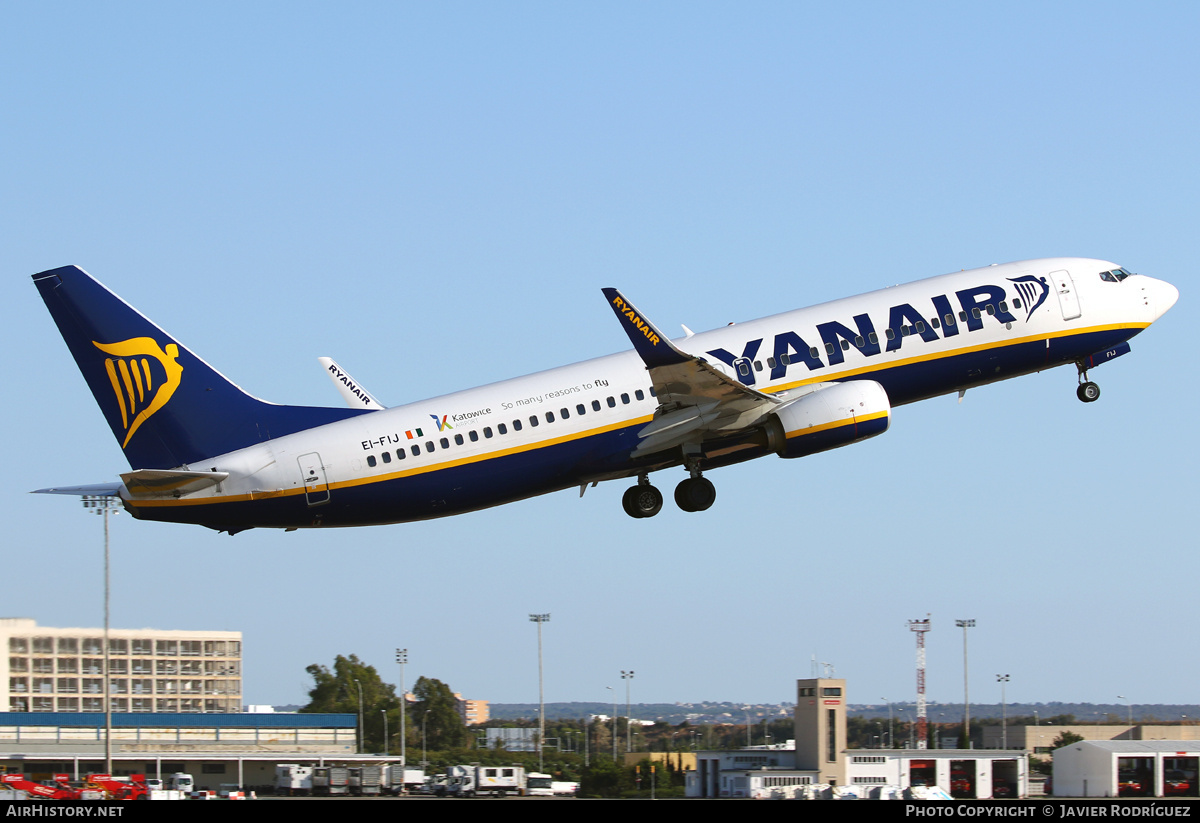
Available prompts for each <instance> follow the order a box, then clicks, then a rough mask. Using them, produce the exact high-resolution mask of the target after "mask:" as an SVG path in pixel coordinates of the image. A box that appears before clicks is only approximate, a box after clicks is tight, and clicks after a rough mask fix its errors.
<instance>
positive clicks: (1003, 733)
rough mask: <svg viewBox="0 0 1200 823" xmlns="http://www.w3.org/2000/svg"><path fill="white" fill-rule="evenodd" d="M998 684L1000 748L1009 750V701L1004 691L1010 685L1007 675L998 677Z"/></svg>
mask: <svg viewBox="0 0 1200 823" xmlns="http://www.w3.org/2000/svg"><path fill="white" fill-rule="evenodd" d="M996 682H997V683H999V684H1000V748H1002V749H1007V748H1008V699H1007V698H1006V697H1005V694H1004V689H1005V685H1006V684H1007V683H1008V675H1007V674H998V675H996Z"/></svg>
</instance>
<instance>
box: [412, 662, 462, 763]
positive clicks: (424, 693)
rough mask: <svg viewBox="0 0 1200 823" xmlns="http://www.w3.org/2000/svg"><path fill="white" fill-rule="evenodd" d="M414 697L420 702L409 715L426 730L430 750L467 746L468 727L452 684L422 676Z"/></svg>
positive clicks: (419, 728)
mask: <svg viewBox="0 0 1200 823" xmlns="http://www.w3.org/2000/svg"><path fill="white" fill-rule="evenodd" d="M413 697H415V698H416V699H417V702H416V705H414V706H413V707H412V709H411V710H410V711H409V717H411V718H412V719H413V721H414V723H413V725H416V726H417V727H418V729H417V731H420V730H421V729H422V728H423V729H424V733H425V735H426V739H427V740H428V744H429V748H430V749H434V750H438V749H455V748H459V747H460V746H465V745H466V743H467V727H466V725H465V724H464V723H463V720H462V717H461V716H460V715H459V713H458V698H456V697H455V696H454V692H452V691H450V687H449V686H447V685H446V684H445V683H443V682H442V681H440V680H435V679H433V678H431V677H419V678H417V683H416V685H415V686H413Z"/></svg>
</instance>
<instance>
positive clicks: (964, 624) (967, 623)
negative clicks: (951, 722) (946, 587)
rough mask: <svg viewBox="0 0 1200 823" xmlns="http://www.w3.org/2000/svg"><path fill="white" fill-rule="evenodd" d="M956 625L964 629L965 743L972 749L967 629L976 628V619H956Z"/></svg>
mask: <svg viewBox="0 0 1200 823" xmlns="http://www.w3.org/2000/svg"><path fill="white" fill-rule="evenodd" d="M954 625H955V626H958V627H959V628H960V629H962V630H963V743H964V745H965V746H966V747H967V748H968V749H970V748H973V746H972V745H971V690H970V688H969V682H968V680H967V629H973V628H975V621H974V620H973V619H972V620H955V621H954Z"/></svg>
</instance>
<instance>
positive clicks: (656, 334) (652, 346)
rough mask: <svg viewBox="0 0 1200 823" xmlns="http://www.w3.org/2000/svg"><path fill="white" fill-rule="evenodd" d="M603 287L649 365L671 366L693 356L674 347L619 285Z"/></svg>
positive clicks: (605, 294) (626, 332)
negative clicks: (610, 287)
mask: <svg viewBox="0 0 1200 823" xmlns="http://www.w3.org/2000/svg"><path fill="white" fill-rule="evenodd" d="M601 291H603V292H604V296H605V297H607V298H608V303H609V305H610V306H612V310H613V312H614V313H615V314H616V315H617V319H618V320H620V321H621V328H623V329H625V334H627V335H629V340H630V342H632V343H633V347H634V349H636V350H637V353H638V354H639V355H640V356H641V358H642V361H643V362H644V363H645V364H646V367H647V368H651V369H652V368H655V367H657V366H672V365H675V364H677V363H687V362H688V361H690V360H692V359H693V358H692V356H691V355H689V354H685V353H684V352H682V351H680V350H679V349H677V348H675V346H674V345H673V344H672V343H671V341H670V340H668V339H667V338H666V336H665V335H664V334H663V333H662V332H660V331H659V330H658V328H657V327H655V325H654V324H653V323H651V322H650V321H649V320H647V319H646V318H645V316H644V315H643V314H642V313H641V312H639V311H638V310H637V309H636V308H635V307H634V306H633V304H631V303H630V302H629V301H628V300H626V299H625V296H624V295H623V294H621V293H620V292H619V291H617V290H616V289H601Z"/></svg>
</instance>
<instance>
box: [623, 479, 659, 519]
mask: <svg viewBox="0 0 1200 823" xmlns="http://www.w3.org/2000/svg"><path fill="white" fill-rule="evenodd" d="M662 504H663V496H662V492H660V491H659V490H658V489H656V488H654V487H653V486H651V485H650V480H649V478H647V477H646V475H644V474H643V475H640V476H639V477H638V484H637V485H636V486H630V487H629V488H627V489H626V490H625V494H624V495H622V497H621V506H622V507H623V508H624V509H625V513H626V514H627V515H629V516H630V517H653V516H654V515H656V514H658V513H659V512H660V511H662Z"/></svg>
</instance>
